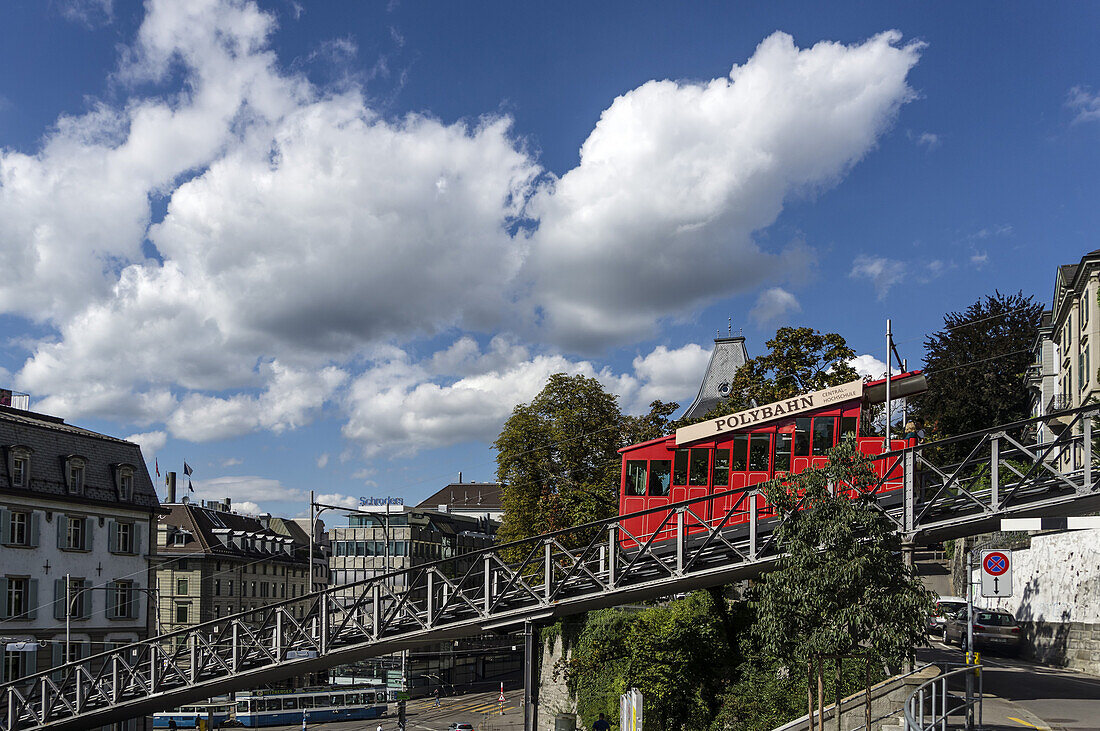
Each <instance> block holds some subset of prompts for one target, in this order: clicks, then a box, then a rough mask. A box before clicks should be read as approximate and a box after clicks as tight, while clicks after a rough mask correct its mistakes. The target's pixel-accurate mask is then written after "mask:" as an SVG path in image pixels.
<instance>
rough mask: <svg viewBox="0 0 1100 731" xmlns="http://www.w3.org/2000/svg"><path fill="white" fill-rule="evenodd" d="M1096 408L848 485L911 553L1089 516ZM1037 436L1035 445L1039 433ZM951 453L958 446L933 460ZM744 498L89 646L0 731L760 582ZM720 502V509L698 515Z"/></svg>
mask: <svg viewBox="0 0 1100 731" xmlns="http://www.w3.org/2000/svg"><path fill="white" fill-rule="evenodd" d="M1098 415H1100V405H1091V406H1087V407H1083V408H1080V409H1076V410H1071V411H1063V412H1059V413H1057V414H1054V415H1051V416H1046V417H1040V418H1037V419H1029V420H1026V421H1020V422H1016V423H1013V424H1007V425H1004V426H1000V427H995V428H992V429H986V430H983V431H980V432H975V433H973V434H968V435H965V436H960V437H955V438H952V439H948V440H943V441H939V442H929V443H925V444H921V445H919V446H916V447H911V448H906V449H902V450H897V451H893V452H889V453H886V454H884V455H881V456H880V457H877V459H879V460H884V461H885V462H886V469H885V470H884V474H886V475H888V476H889V481H887V480H885V479H884V480H880V481H879V482H878V484H874V485H867V486H865V487H863V488H861V490H860V491H861V492H863V493H864V494H865V495H867V496H869V497H871V498H872V499H874V500H875V504H876V505H878V506H879V508H880V509H881V510H883V511H884V512H885V513H886V514H887V515H888V516H890V518H891V520H893V521H894V523H895V524H896V525H897V530H898V532H899V534H900V535H901V536H902V538H903V540H904V541H905V542H906V543H909V544H912V545H925V544H927V543H930V542H934V541H939V540H943V539H946V538H953V537H959V536H964V535H973V534H977V533H983V532H987V531H993V530H997V528H998V526H999V521H1000V519H1001V518H1002V517H1032V516H1048V515H1055V516H1057V515H1068V514H1081V513H1083V512H1091V511H1094V510H1097V509H1100V489H1098V487H1100V485H1098V481H1097V479H1096V478H1097V472H1098V469H1100V465H1094V464H1093V457H1094V455H1093V453H1092V425H1093V419H1094V418H1095V417H1097V416H1098ZM1037 433H1045V434H1046V435H1047V437H1048V439H1049V441H1046V442H1045V443H1036V442H1035V435H1036V434H1037ZM1054 434H1057V437H1054V436H1053V435H1054ZM948 445H954V451H955V453H956V454H959V453H965V454H967V456H966V457H965V458H964V459H963V460H962V461H961V462H955V463H953V464H944V463H943V462H944V461H943V459H941V458H939V455H942V454H943V453H944V448H945V447H947V446H948ZM758 490H759V488H758ZM758 490H755V491H747V492H745V491H732V490H731V491H727V492H723V493H717V494H714V495H710V496H707V497H704V498H698V499H693V500H687V501H684V502H679V503H673V504H672V505H669V506H667V507H662V508H659V509H654V510H648V511H645V512H646V513H656V512H662V513H664V512H665V511H668V512H667V515H666V516H664V517H663V520H662V521H661V522H660V524H659V525H658V526H657V527H656V529H655V530H654V531H653V533H651V534H648V535H633V534H632V533H631V532H629V531H628V530H626V528H624V522H623V521H622V519H620V518H610V519H607V520H601V521H597V522H594V523H589V524H586V525H582V526H578V527H575V528H570V529H568V530H561V531H556V532H553V533H546V534H543V535H540V536H537V537H534V538H531V539H528V540H524V541H518V542H515V543H509V544H502V545H498V546H494V547H492V548H489V549H484V550H481V551H475V552H472V553H467V554H463V555H461V556H457V557H453V558H448V559H444V560H440V561H435V562H429V563H424V564H420V565H417V566H414V567H412V568H410V569H407V570H404V571H399V572H393V573H390V574H386V575H382V576H377V577H374V578H371V579H367V580H365V581H360V582H357V583H354V584H348V585H343V586H337V587H331V588H328V589H325V590H323V591H319V592H315V593H313V594H309V595H306V596H305V597H302V598H298V599H295V600H291V601H285V602H282V603H280V604H274V605H270V606H267V607H264V608H263V609H258V610H255V611H252V612H245V613H241V614H236V615H233V616H229V617H225V618H222V619H218V620H215V621H212V622H206V623H204V624H200V625H196V626H193V627H190V628H188V629H184V630H179V631H176V632H171V633H167V634H164V635H161V636H159V637H153V638H150V639H147V640H144V641H141V642H137V643H135V644H131V645H128V646H125V647H121V648H117V649H113V650H111V651H108V652H104V653H101V654H98V655H93V656H91V657H88V658H85V659H82V660H80V661H76V662H72V663H69V664H66V665H62V666H59V667H57V668H53V669H52V670H49V671H46V672H41V673H38V674H35V675H31V676H28V677H26V678H22V679H20V680H17V681H14V682H9V683H6V684H4V685H2V686H0V704H2V705H0V731H17V730H19V729H56V730H57V731H64V730H68V729H73V730H77V729H87V728H91V727H95V726H100V725H104V724H108V723H113V722H116V721H120V720H124V719H127V718H131V717H134V716H139V715H145V714H150V713H153V712H156V711H162V710H167V709H171V708H175V707H177V706H179V705H182V704H187V703H193V702H196V701H200V700H202V699H205V698H209V697H211V696H215V695H219V694H222V693H228V692H231V691H234V690H242V689H248V688H253V687H256V686H259V685H261V684H264V683H270V682H275V681H279V680H284V679H287V678H291V677H295V676H300V675H304V674H307V673H312V672H317V671H320V670H323V669H326V668H329V667H333V666H335V665H341V664H345V663H349V662H352V661H355V660H361V659H364V658H368V657H374V656H379V655H386V654H390V653H393V652H396V651H398V650H403V649H407V648H410V647H415V646H419V645H425V644H432V643H436V642H441V641H446V640H450V639H453V638H457V637H462V636H468V635H475V634H483V633H486V632H494V631H499V630H507V629H509V628H515V627H516V626H517V625H521V624H523V623H525V622H542V621H549V620H552V619H554V618H556V617H561V616H565V615H570V614H576V613H579V612H584V611H588V610H592V609H599V608H602V607H610V606H615V605H619V604H626V603H630V602H637V601H641V600H646V599H652V598H656V597H661V596H667V595H670V594H673V593H676V592H681V591H688V590H692V589H698V588H703V587H710V586H718V585H722V584H727V583H731V582H735V581H739V580H742V579H746V578H751V577H754V576H758V575H759V574H761V573H762V572H765V571H767V570H768V569H769V568H770V567H772V566H773V565H774V564H775V563H776V561H777V560H778V559H779V557H780V555H781V551H780V549H779V547H778V546H777V545H776V541H775V534H776V528H778V527H779V526H780V525H782V524H783V522H784V520H786V519H787V518H785V517H784V516H775V515H773V514H772V513H771V512H770V511H769V510H768V509H767V508H766V506H765V505H764V500H763V495H762V493H760V492H759V491H758ZM717 500H722V501H723V502H721V503H719V502H714V503H713V505H715V506H717V505H723V506H728V507H723V508H722V509H721V510H709V508H710V507H711V506H710V505H709V503H711V501H717ZM731 503H732V505H731ZM637 515H639V514H637V513H636V514H634V517H637ZM624 546H626V547H625V548H624ZM303 603H305V606H306V611H305V612H304V614H302V613H301V609H302V606H303ZM300 617H301V618H300Z"/></svg>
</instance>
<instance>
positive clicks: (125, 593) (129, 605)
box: [107, 581, 137, 619]
mask: <svg viewBox="0 0 1100 731" xmlns="http://www.w3.org/2000/svg"><path fill="white" fill-rule="evenodd" d="M107 604H108V611H109V616H110V617H111V619H136V618H137V602H136V601H135V592H134V582H132V581H116V582H114V583H112V584H110V585H108V588H107Z"/></svg>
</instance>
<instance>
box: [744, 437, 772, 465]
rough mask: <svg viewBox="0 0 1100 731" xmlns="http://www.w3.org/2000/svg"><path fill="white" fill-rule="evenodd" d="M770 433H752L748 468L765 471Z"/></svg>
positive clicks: (769, 447) (769, 448)
mask: <svg viewBox="0 0 1100 731" xmlns="http://www.w3.org/2000/svg"><path fill="white" fill-rule="evenodd" d="M771 446H772V445H771V434H753V435H752V439H751V441H750V442H749V470H750V471H752V472H767V471H768V457H769V456H770V455H769V452H771Z"/></svg>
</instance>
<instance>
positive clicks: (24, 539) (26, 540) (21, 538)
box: [8, 510, 31, 546]
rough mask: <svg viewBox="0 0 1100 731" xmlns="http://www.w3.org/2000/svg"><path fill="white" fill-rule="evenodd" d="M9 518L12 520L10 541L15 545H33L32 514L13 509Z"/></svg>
mask: <svg viewBox="0 0 1100 731" xmlns="http://www.w3.org/2000/svg"><path fill="white" fill-rule="evenodd" d="M9 520H10V521H11V529H10V530H11V533H10V536H11V540H10V541H8V543H10V544H11V545H15V546H29V545H31V541H30V537H31V531H30V526H31V514H30V513H23V512H17V511H14V510H13V511H12V513H11V518H10V519H9Z"/></svg>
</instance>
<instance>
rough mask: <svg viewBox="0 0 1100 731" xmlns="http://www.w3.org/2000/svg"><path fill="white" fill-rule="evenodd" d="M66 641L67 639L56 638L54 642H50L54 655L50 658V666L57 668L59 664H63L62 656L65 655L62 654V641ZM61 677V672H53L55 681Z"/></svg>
mask: <svg viewBox="0 0 1100 731" xmlns="http://www.w3.org/2000/svg"><path fill="white" fill-rule="evenodd" d="M64 642H65V640H60V641H58V640H54V641H53V642H51V643H50V650H51V655H52V657H51V659H50V667H53V668H56V667H57V666H58V665H60V664H61V658H62V657H64V655H63V654H62V643H64ZM60 677H61V673H54V674H53V680H54V682H56V681H57V680H58V679H59V678H60Z"/></svg>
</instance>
